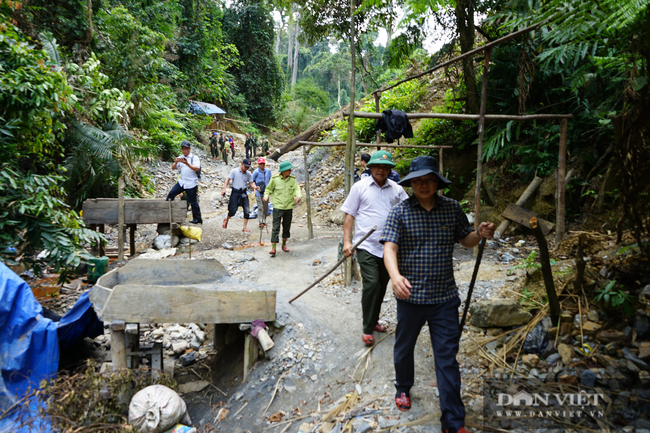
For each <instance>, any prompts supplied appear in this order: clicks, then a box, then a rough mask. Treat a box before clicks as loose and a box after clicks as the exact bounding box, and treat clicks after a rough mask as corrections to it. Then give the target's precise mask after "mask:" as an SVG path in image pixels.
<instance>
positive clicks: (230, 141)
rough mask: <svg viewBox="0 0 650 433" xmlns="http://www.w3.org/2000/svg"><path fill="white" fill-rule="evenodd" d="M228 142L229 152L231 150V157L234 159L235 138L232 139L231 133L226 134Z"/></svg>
mask: <svg viewBox="0 0 650 433" xmlns="http://www.w3.org/2000/svg"><path fill="white" fill-rule="evenodd" d="M228 142H229V143H230V152H232V159H233V161H234V160H235V140H233V139H232V135H229V136H228Z"/></svg>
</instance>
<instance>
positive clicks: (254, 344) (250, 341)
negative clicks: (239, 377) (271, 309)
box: [244, 333, 259, 380]
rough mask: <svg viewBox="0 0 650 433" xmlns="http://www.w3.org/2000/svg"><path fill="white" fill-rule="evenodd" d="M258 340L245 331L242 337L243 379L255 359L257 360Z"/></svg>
mask: <svg viewBox="0 0 650 433" xmlns="http://www.w3.org/2000/svg"><path fill="white" fill-rule="evenodd" d="M258 348H259V342H258V341H257V338H255V337H253V336H252V335H251V334H249V333H247V334H246V337H244V380H246V378H247V377H248V373H250V371H251V369H252V368H253V365H255V361H257V354H258Z"/></svg>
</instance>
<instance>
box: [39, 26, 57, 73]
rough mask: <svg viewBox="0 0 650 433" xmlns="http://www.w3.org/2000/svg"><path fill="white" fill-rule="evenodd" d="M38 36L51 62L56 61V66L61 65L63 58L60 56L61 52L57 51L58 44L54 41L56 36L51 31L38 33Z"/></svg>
mask: <svg viewBox="0 0 650 433" xmlns="http://www.w3.org/2000/svg"><path fill="white" fill-rule="evenodd" d="M38 37H39V38H40V39H41V43H42V44H43V50H45V52H46V53H47V55H48V56H49V57H50V59H51V60H52V62H54V63H56V65H57V66H63V59H62V58H61V53H59V45H58V44H57V43H56V38H55V37H54V36H53V35H52V33H49V32H43V33H39V34H38Z"/></svg>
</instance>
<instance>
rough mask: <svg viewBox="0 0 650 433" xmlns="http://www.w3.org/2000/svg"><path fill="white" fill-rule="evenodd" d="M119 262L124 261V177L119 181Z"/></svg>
mask: <svg viewBox="0 0 650 433" xmlns="http://www.w3.org/2000/svg"><path fill="white" fill-rule="evenodd" d="M117 194H118V195H117V197H118V202H117V260H118V261H120V262H121V261H122V260H124V176H120V178H119V179H118V180H117Z"/></svg>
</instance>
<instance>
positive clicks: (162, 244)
mask: <svg viewBox="0 0 650 433" xmlns="http://www.w3.org/2000/svg"><path fill="white" fill-rule="evenodd" d="M179 241H180V238H179V237H178V236H170V235H158V236H156V238H155V239H154V240H153V247H154V248H155V249H157V250H162V249H163V248H173V247H175V246H176V245H178V242H179Z"/></svg>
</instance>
